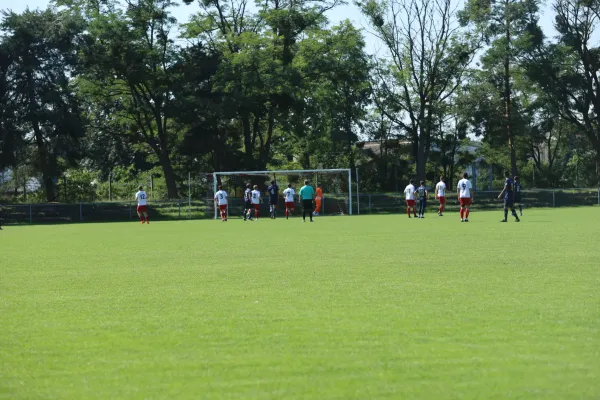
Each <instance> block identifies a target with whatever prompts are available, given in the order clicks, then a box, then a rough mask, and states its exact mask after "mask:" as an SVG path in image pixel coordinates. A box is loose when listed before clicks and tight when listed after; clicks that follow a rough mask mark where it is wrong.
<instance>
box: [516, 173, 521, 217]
mask: <svg viewBox="0 0 600 400" xmlns="http://www.w3.org/2000/svg"><path fill="white" fill-rule="evenodd" d="M514 183H515V193H514V194H515V205H518V206H519V215H520V216H521V217H522V216H523V206H522V205H521V182H519V177H518V176H515V182H514Z"/></svg>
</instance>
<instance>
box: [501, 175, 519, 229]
mask: <svg viewBox="0 0 600 400" xmlns="http://www.w3.org/2000/svg"><path fill="white" fill-rule="evenodd" d="M504 177H505V178H506V180H505V181H504V188H503V189H502V191H501V192H500V194H499V195H498V198H499V199H500V198H502V196H504V219H503V220H502V221H500V222H507V218H508V209H509V208H510V212H511V214H512V216H513V217H515V221H516V222H519V221H521V220H520V219H519V216H518V215H517V211H516V210H515V197H514V192H513V186H514V184H513V180H512V179H511V178H510V172H509V171H506V172H505V173H504Z"/></svg>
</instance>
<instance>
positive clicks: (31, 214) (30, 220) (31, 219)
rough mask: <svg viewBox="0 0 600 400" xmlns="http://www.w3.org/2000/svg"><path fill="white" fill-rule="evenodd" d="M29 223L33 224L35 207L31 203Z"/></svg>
mask: <svg viewBox="0 0 600 400" xmlns="http://www.w3.org/2000/svg"><path fill="white" fill-rule="evenodd" d="M29 223H30V224H33V209H32V206H31V204H30V205H29Z"/></svg>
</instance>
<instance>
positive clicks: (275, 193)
mask: <svg viewBox="0 0 600 400" xmlns="http://www.w3.org/2000/svg"><path fill="white" fill-rule="evenodd" d="M267 192H268V193H269V211H270V212H271V219H275V218H276V217H277V200H279V199H278V197H279V186H277V182H275V180H274V179H273V180H272V181H271V186H269V187H268V188H267Z"/></svg>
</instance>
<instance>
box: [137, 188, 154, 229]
mask: <svg viewBox="0 0 600 400" xmlns="http://www.w3.org/2000/svg"><path fill="white" fill-rule="evenodd" d="M135 200H136V201H137V204H138V205H137V214H138V217H140V221H142V224H143V223H147V224H149V223H150V220H149V219H148V195H147V194H146V192H144V188H143V187H142V186H140V187H138V191H137V193H136V194H135Z"/></svg>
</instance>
